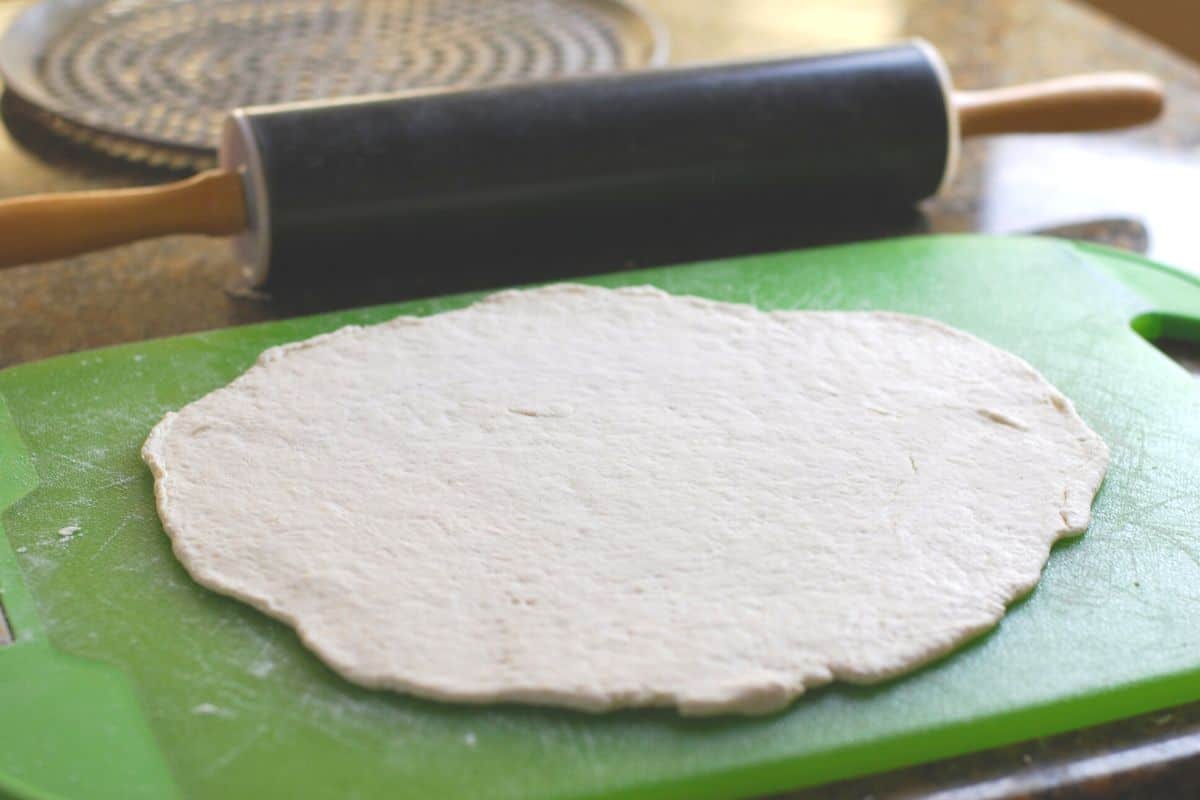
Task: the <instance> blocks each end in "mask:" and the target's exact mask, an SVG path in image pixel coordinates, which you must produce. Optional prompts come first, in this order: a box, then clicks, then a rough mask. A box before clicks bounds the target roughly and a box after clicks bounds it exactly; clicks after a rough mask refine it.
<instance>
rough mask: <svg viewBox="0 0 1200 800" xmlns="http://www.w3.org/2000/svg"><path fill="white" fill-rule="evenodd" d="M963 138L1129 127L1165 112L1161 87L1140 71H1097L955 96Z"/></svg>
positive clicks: (966, 92) (1157, 82) (955, 93)
mask: <svg viewBox="0 0 1200 800" xmlns="http://www.w3.org/2000/svg"><path fill="white" fill-rule="evenodd" d="M954 105H955V108H956V109H957V111H958V120H959V129H960V130H961V132H962V135H963V137H967V136H982V135H989V134H1001V133H1068V132H1073V131H1099V130H1109V129H1112V128H1125V127H1128V126H1130V125H1138V124H1140V123H1143V122H1149V121H1151V120H1153V119H1155V118H1156V117H1158V115H1159V114H1161V113H1162V108H1163V87H1162V83H1160V82H1159V81H1158V80H1157V79H1156V78H1154V77H1152V76H1150V75H1146V74H1143V73H1140V72H1099V73H1095V74H1091V75H1076V76H1072V77H1068V78H1056V79H1054V80H1048V81H1042V82H1040V83H1030V84H1025V85H1023V86H1010V87H1006V88H1003V89H985V90H981V91H960V92H954Z"/></svg>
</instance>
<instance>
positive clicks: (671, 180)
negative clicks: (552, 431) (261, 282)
mask: <svg viewBox="0 0 1200 800" xmlns="http://www.w3.org/2000/svg"><path fill="white" fill-rule="evenodd" d="M949 103H950V101H949V85H948V79H947V78H946V72H945V69H944V67H943V66H942V65H941V63H940V61H939V60H938V56H937V55H936V53H935V52H934V51H933V50H932V49H931V48H929V47H928V46H925V45H923V44H920V43H913V44H904V45H899V46H895V47H889V48H883V49H878V50H870V51H863V52H855V53H845V54H837V55H826V56H816V57H807V58H788V59H781V60H774V61H762V62H757V63H741V64H730V65H715V66H705V67H695V68H683V69H669V70H656V71H649V72H645V73H641V74H635V75H629V74H625V75H614V76H603V77H594V78H583V79H574V80H568V81H561V82H554V83H543V84H522V85H510V86H503V87H495V88H484V89H475V90H470V91H457V92H430V93H425V94H416V95H410V96H405V97H401V98H396V97H386V98H378V99H360V100H354V101H348V102H341V103H335V104H322V105H319V106H318V105H312V106H303V105H298V106H291V107H283V108H278V107H277V108H263V109H248V110H245V111H239V112H236V113H235V114H234V115H233V116H232V117H231V118H230V120H229V122H228V124H227V126H226V131H225V140H224V143H223V146H222V162H223V165H224V166H227V167H235V168H239V169H242V170H243V171H244V173H245V182H246V195H247V206H248V212H249V217H250V233H249V234H248V235H247V236H246V237H244V239H243V241H242V242H241V244H240V246H241V247H242V248H243V258H245V259H246V261H247V262H248V263H251V264H254V265H255V266H256V269H257V270H258V273H257V276H256V277H257V278H261V277H263V276H264V274H265V275H267V276H270V275H271V274H272V270H271V269H270V268H271V266H272V265H280V271H281V272H284V271H287V270H288V269H291V266H290V265H292V264H294V263H298V262H303V261H305V260H306V259H307V258H309V257H310V256H311V254H312V253H313V252H314V251H323V252H328V251H329V249H330V248H331V247H335V248H336V247H337V246H338V243H339V242H340V243H343V244H346V245H350V244H351V243H353V244H354V245H355V246H361V244H362V242H363V241H371V242H373V243H375V244H376V245H377V246H380V247H388V246H394V247H397V248H402V247H403V243H404V241H405V240H406V238H407V237H409V236H411V235H413V234H415V233H417V232H421V233H425V234H427V233H428V232H429V231H431V230H444V231H447V232H454V231H458V232H459V233H460V235H469V232H470V230H471V226H472V225H473V224H474V223H476V222H478V221H481V220H483V219H484V218H486V219H487V220H488V221H489V222H490V224H493V225H495V224H497V222H499V224H507V223H509V222H512V223H519V222H521V221H525V222H528V221H530V220H537V219H540V218H544V215H546V214H548V213H551V212H553V211H554V210H555V209H558V208H560V207H564V206H570V207H571V208H572V209H574V210H575V211H578V212H581V213H588V214H595V215H598V217H602V215H605V214H606V213H608V212H610V211H615V210H618V209H623V208H628V207H645V206H647V205H648V204H653V205H656V206H666V205H669V204H684V205H686V206H688V207H693V206H695V205H702V204H705V203H707V202H710V201H715V200H718V199H719V200H720V201H721V202H723V203H728V202H729V201H730V200H731V199H735V200H736V201H738V202H745V203H746V204H748V206H749V207H750V208H752V207H753V204H754V203H755V202H761V201H762V198H767V197H774V196H776V192H783V193H784V194H785V195H786V196H787V197H788V198H790V199H791V200H792V201H795V202H797V203H802V204H803V203H811V204H814V205H815V204H822V203H826V202H832V201H836V200H845V199H852V198H870V199H871V200H872V201H876V202H890V203H897V204H899V203H904V204H909V203H913V202H915V201H917V200H920V199H922V198H925V197H928V196H930V195H932V194H934V193H935V192H936V191H937V189H938V187H939V186H940V184H941V183H942V181H943V180H944V179H945V178H946V174H947V171H948V170H949V168H950V161H951V155H950V154H951V153H952V151H953V149H954V147H955V143H954V140H955V138H956V137H955V134H954V131H953V129H952V126H953V124H954V122H953V120H952V117H951V115H950V113H949ZM285 265H287V266H285Z"/></svg>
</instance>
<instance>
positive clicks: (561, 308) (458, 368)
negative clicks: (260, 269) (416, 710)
mask: <svg viewBox="0 0 1200 800" xmlns="http://www.w3.org/2000/svg"><path fill="white" fill-rule="evenodd" d="M143 454H144V458H145V460H146V462H147V463H148V464H149V465H150V468H151V469H152V470H153V473H154V476H155V479H156V486H155V491H156V495H157V499H158V508H159V513H160V515H161V517H162V520H163V523H164V526H165V527H166V530H167V532H168V533H169V534H170V536H171V539H172V541H173V544H174V548H175V552H176V554H177V555H178V557H179V559H180V560H181V561H182V562H183V564H184V565H185V566H186V567H187V569H188V571H189V572H190V573H191V574H192V576H193V577H194V578H195V579H196V580H197V581H199V582H200V583H202V584H204V585H205V586H208V587H210V588H212V589H215V590H217V591H219V592H223V593H225V594H230V595H233V596H235V597H238V598H241V599H242V600H245V601H246V602H248V603H251V604H253V605H255V606H257V607H258V608H260V609H262V610H263V611H265V612H266V613H268V614H271V615H272V616H275V617H278V618H279V619H281V620H284V621H286V622H287V623H288V624H290V625H292V626H293V627H295V628H296V630H297V631H299V634H300V637H301V638H302V639H303V641H304V643H305V644H306V645H307V646H308V647H309V648H311V649H312V651H313V652H315V653H316V654H317V655H318V656H320V657H321V658H322V659H323V660H324V661H326V662H327V663H328V664H329V665H330V666H331V667H333V668H334V669H335V670H337V671H338V672H339V673H341V674H342V675H344V676H345V677H346V678H348V679H349V680H352V681H354V682H356V683H360V684H363V685H366V686H371V687H384V688H389V689H396V690H400V691H405V692H411V693H413V694H417V695H421V696H424V697H430V698H438V699H442V700H455V701H464V702H472V703H482V702H492V701H518V702H529V703H545V704H554V705H563V706H570V707H573V708H578V709H585V710H589V711H603V710H607V709H612V708H617V707H622V706H651V705H655V706H657V705H674V706H677V707H678V708H679V710H680V711H681V712H682V713H684V714H712V713H718V712H744V713H759V712H767V711H772V710H775V709H779V708H781V707H783V706H785V705H786V704H787V703H788V702H789V701H790V700H791V699H793V698H794V697H796V696H797V695H799V694H801V693H802V692H803V691H804V690H805V689H806V688H808V687H813V686H819V685H821V684H824V683H827V682H829V681H831V680H833V679H835V678H837V679H842V680H847V681H853V682H871V681H878V680H881V679H884V678H888V677H891V676H894V675H898V674H900V673H902V672H905V671H907V670H910V669H912V668H914V667H917V666H919V665H921V664H924V663H926V662H928V661H930V660H931V659H934V658H937V657H938V656H940V655H942V654H944V653H946V652H947V651H949V650H950V649H952V648H953V647H955V646H956V645H959V644H961V643H962V642H964V641H966V640H967V639H970V638H971V637H973V636H975V635H977V634H979V633H980V632H982V631H984V630H987V629H988V628H990V627H991V626H992V625H994V624H995V623H996V622H997V620H999V619H1000V617H1001V616H1002V615H1003V614H1004V608H1005V605H1006V604H1007V603H1009V602H1010V601H1012V600H1013V599H1014V598H1016V597H1018V596H1019V595H1021V594H1023V593H1025V592H1027V591H1029V590H1030V589H1031V588H1032V587H1033V585H1034V584H1035V583H1036V582H1037V579H1038V576H1039V574H1040V571H1041V569H1042V566H1043V565H1044V564H1045V562H1046V559H1047V556H1048V553H1049V550H1050V546H1051V544H1052V543H1053V542H1054V541H1055V540H1056V539H1059V538H1060V537H1063V536H1066V535H1069V534H1071V533H1075V532H1078V531H1082V530H1083V529H1084V528H1085V527H1086V526H1087V524H1088V519H1089V513H1090V506H1091V501H1092V497H1093V495H1094V494H1095V492H1096V489H1097V487H1098V486H1099V484H1100V481H1101V479H1102V477H1103V475H1104V471H1105V468H1106V465H1107V460H1108V454H1107V450H1106V448H1105V446H1104V444H1103V442H1102V441H1101V440H1100V438H1099V437H1098V436H1097V435H1096V434H1095V433H1093V432H1092V431H1091V430H1089V429H1088V427H1087V426H1086V425H1085V424H1084V423H1083V421H1082V420H1081V419H1080V418H1079V417H1078V416H1077V415H1076V413H1075V411H1074V409H1073V408H1072V406H1071V403H1070V402H1069V401H1068V400H1067V399H1066V398H1064V397H1063V396H1062V395H1061V394H1059V393H1058V392H1057V391H1056V390H1055V389H1054V388H1053V387H1052V386H1051V385H1050V384H1049V383H1047V382H1046V381H1045V380H1044V379H1043V378H1042V377H1041V376H1040V375H1038V373H1036V372H1035V371H1034V370H1033V369H1032V368H1030V367H1029V365H1027V364H1026V363H1025V362H1023V361H1021V360H1020V359H1018V358H1016V357H1015V356H1013V355H1010V354H1008V353H1005V352H1003V351H1001V350H998V349H996V348H995V347H992V346H990V345H988V344H985V343H984V342H982V341H980V340H978V339H976V338H974V337H972V336H969V335H967V334H965V333H961V332H959V331H956V330H954V329H952V328H949V327H946V326H945V325H941V324H939V323H936V322H932V321H930V320H926V319H921V318H916V317H909V316H902V315H898V314H890V313H873V312H863V313H833V312H790V311H781V312H772V313H764V312H761V311H758V310H756V309H754V308H751V307H749V306H743V305H733V304H728V303H715V302H710V301H707V300H701V299H698V298H693V297H676V296H671V295H668V294H665V293H663V292H660V291H658V290H655V289H651V288H632V289H619V290H615V291H611V290H606V289H598V288H587V287H583V286H569V285H564V286H552V287H548V288H543V289H536V290H532V291H523V292H518V291H510V292H502V293H500V294H497V295H493V296H492V297H489V298H487V299H486V300H483V301H481V302H479V303H476V304H475V305H473V306H471V307H469V308H467V309H464V310H461V311H453V312H449V313H445V314H439V315H436V316H432V317H428V318H424V319H416V318H408V317H401V318H398V319H395V320H393V321H391V322H388V323H385V324H382V325H378V326H374V327H366V328H361V327H351V328H344V329H342V330H340V331H337V332H335V333H332V334H329V335H327V336H319V337H317V338H315V339H311V340H309V341H305V342H300V343H297V344H291V345H286V346H283V347H276V348H273V349H271V350H268V351H266V352H265V353H263V355H262V357H261V358H260V359H259V361H258V363H257V364H256V365H255V366H254V367H253V368H252V369H250V370H249V371H248V372H247V373H246V374H245V375H243V376H241V377H240V378H238V379H237V380H236V381H234V382H233V383H232V384H230V385H229V386H227V387H225V388H223V389H220V390H218V391H215V392H213V393H212V394H210V395H208V396H206V397H203V398H201V399H200V400H198V401H196V402H194V403H192V404H191V405H189V406H187V407H186V408H184V409H183V410H182V411H180V412H179V413H173V414H168V415H167V416H166V418H165V419H163V421H162V422H161V423H160V424H159V425H158V426H157V427H156V428H155V429H154V431H153V432H152V433H151V435H150V438H149V440H148V441H147V442H146V445H145V448H144V451H143Z"/></svg>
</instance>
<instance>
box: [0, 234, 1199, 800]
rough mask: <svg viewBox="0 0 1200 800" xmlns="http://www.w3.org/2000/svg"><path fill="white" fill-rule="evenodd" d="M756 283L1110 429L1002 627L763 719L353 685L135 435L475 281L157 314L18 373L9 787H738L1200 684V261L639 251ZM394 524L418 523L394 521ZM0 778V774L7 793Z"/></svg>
mask: <svg viewBox="0 0 1200 800" xmlns="http://www.w3.org/2000/svg"><path fill="white" fill-rule="evenodd" d="M593 282H595V283H598V284H602V285H608V286H614V285H620V284H640V283H652V284H656V285H658V286H660V287H662V288H663V289H666V290H667V291H671V292H677V293H692V294H697V295H703V296H706V297H711V298H716V299H720V300H731V301H738V302H748V303H754V304H756V305H758V306H761V307H763V308H811V309H892V310H898V311H906V312H912V313H917V314H924V315H927V316H931V317H935V318H937V319H941V320H944V321H946V322H948V323H950V324H952V325H956V326H959V327H962V328H965V329H966V330H969V331H972V332H973V333H975V334H977V335H979V336H981V337H983V338H984V339H987V340H989V341H991V342H993V343H995V344H997V345H999V346H1001V347H1004V348H1007V349H1009V350H1011V351H1013V352H1015V353H1017V354H1019V355H1021V356H1023V357H1024V358H1026V359H1028V360H1029V361H1030V362H1032V363H1033V364H1034V365H1035V366H1036V367H1038V369H1040V370H1041V371H1043V372H1044V373H1045V374H1046V375H1047V377H1048V378H1049V379H1050V380H1051V381H1052V382H1053V383H1055V384H1056V385H1057V386H1058V387H1059V388H1060V389H1061V390H1063V391H1064V392H1065V393H1066V394H1067V395H1068V396H1070V397H1071V398H1072V399H1073V400H1074V401H1075V403H1076V404H1077V406H1078V408H1079V410H1080V412H1081V413H1082V415H1083V416H1084V417H1085V418H1086V419H1087V421H1088V422H1089V423H1090V424H1091V425H1092V426H1093V427H1094V428H1095V429H1096V430H1097V431H1098V432H1099V433H1100V434H1101V435H1102V436H1103V437H1104V439H1105V440H1106V441H1107V442H1108V443H1109V445H1110V446H1111V448H1112V467H1111V470H1110V472H1109V475H1108V478H1107V481H1106V483H1105V486H1104V487H1103V490H1102V491H1101V493H1100V495H1099V497H1098V499H1097V501H1096V504H1095V521H1094V524H1093V525H1092V528H1091V530H1090V531H1089V532H1088V533H1087V534H1086V535H1085V536H1084V537H1082V538H1080V539H1078V540H1075V541H1072V542H1070V543H1066V544H1063V545H1061V546H1059V547H1058V548H1056V549H1055V551H1054V553H1053V554H1052V556H1051V559H1050V563H1049V565H1048V567H1047V569H1046V571H1045V574H1044V577H1043V580H1042V582H1041V584H1040V585H1039V586H1038V588H1037V589H1036V590H1035V591H1034V592H1033V594H1032V595H1030V596H1029V597H1028V598H1027V599H1025V600H1024V601H1022V602H1019V603H1017V604H1016V605H1015V607H1014V608H1013V609H1011V611H1010V613H1009V615H1008V616H1007V617H1006V618H1005V619H1004V621H1003V622H1002V623H1001V624H1000V625H999V627H998V628H997V629H996V630H995V631H993V632H992V633H990V634H988V635H985V636H983V637H981V638H980V639H978V640H977V641H976V642H974V643H973V644H971V645H969V646H967V647H965V648H963V649H961V650H960V651H958V652H957V653H955V654H953V655H951V656H949V657H947V658H945V659H943V660H942V661H940V662H938V663H936V664H934V665H932V666H930V667H928V668H926V669H923V670H921V671H919V672H917V673H915V674H912V675H909V676H907V677H903V678H900V679H897V680H894V681H891V682H889V683H887V684H885V685H880V686H875V687H869V688H863V687H849V686H843V685H835V686H831V687H828V688H825V689H822V690H819V691H816V692H814V693H812V694H811V695H810V696H807V697H804V698H802V699H801V700H800V701H799V702H798V703H797V704H796V705H795V706H794V707H793V708H792V709H791V710H789V711H786V712H784V713H781V714H778V715H775V716H770V717H764V718H750V719H746V718H715V719H701V720H696V719H681V718H679V717H678V716H676V715H675V714H674V713H673V712H671V711H666V710H659V711H654V712H628V713H616V714H611V715H605V716H591V715H587V714H583V713H575V712H567V711H559V710H547V709H537V708H528V707H519V706H497V707H456V706H451V705H441V704H437V703H433V702H426V701H421V700H414V699H411V698H408V697H404V696H401V695H397V694H390V693H386V692H373V691H368V690H365V689H359V688H356V687H354V686H352V685H350V684H348V683H346V682H345V681H343V680H341V679H340V678H338V677H336V676H335V675H334V674H332V673H331V672H330V671H329V670H328V669H326V668H325V667H323V666H322V665H321V664H320V663H319V662H318V661H317V659H316V658H314V657H313V656H311V655H309V654H308V653H307V652H306V651H305V650H304V649H303V648H302V647H301V646H300V645H299V643H298V641H297V639H296V637H295V636H294V635H293V634H292V633H291V631H290V630H289V629H288V628H286V627H284V626H283V625H281V624H279V623H277V622H274V621H273V620H271V619H268V618H267V617H266V616H264V615H262V614H260V613H258V612H257V611H254V610H252V609H251V608H249V607H247V606H243V605H242V604H240V603H238V602H235V601H233V600H229V599H226V598H223V597H220V596H218V595H216V594H214V593H211V592H209V591H207V590H205V589H202V588H200V587H199V586H197V585H195V584H194V583H192V581H191V580H190V579H189V578H188V577H187V575H186V573H185V572H184V571H183V570H182V568H181V567H180V566H179V565H178V564H177V563H176V561H175V559H174V558H173V556H172V555H171V552H170V549H169V547H168V541H167V539H166V536H165V535H164V534H163V532H162V529H161V527H160V526H159V523H158V518H157V516H156V514H155V510H154V504H153V498H152V493H151V488H152V482H151V478H150V475H149V473H148V472H147V470H146V469H145V468H144V467H143V465H142V463H141V461H140V460H139V457H138V449H139V447H140V445H141V443H142V440H143V439H144V437H145V436H146V433H147V432H148V431H149V429H150V428H151V426H152V425H153V424H154V423H155V422H156V421H157V420H158V419H159V417H160V416H161V415H162V414H163V413H164V412H165V411H167V410H170V409H175V408H178V407H179V406H181V405H183V404H185V403H187V402H188V401H190V400H192V399H194V398H196V397H199V396H200V395H202V394H204V393H206V392H208V391H210V390H212V389H215V388H217V387H218V386H221V385H223V384H225V383H226V382H228V381H229V380H231V379H232V378H233V377H235V376H236V375H237V374H238V373H240V372H241V371H242V370H243V369H245V368H246V367H248V366H249V365H250V364H251V363H252V362H253V361H254V359H255V357H256V356H257V355H258V353H259V352H260V351H261V350H263V349H264V348H266V347H269V346H271V345H275V344H279V343H281V342H286V341H290V340H295V339H300V338H304V337H308V336H311V335H314V334H317V333H321V332H324V331H329V330H332V329H334V328H337V327H339V326H341V325H345V324H348V323H364V322H374V321H379V320H384V319H387V318H389V317H391V316H393V315H395V314H397V313H414V314H428V313H432V312H435V311H441V310H445V309H450V308H455V307H459V306H462V305H464V304H465V303H467V302H469V300H470V299H471V298H470V297H468V296H458V297H451V298H444V299H437V300H428V301H421V302H415V303H408V304H405V305H399V306H388V307H381V308H371V309H365V310H359V311H349V312H343V313H335V314H327V315H323V316H317V317H310V318H306V319H298V320H291V321H286V322H276V323H269V324H264V325H256V326H251V327H245V328H237V329H231V330H223V331H217V332H213V333H204V334H198V335H192V336H184V337H180V338H175V339H167V340H161V341H152V342H143V343H138V344H134V345H128V346H122V347H115V348H110V349H106V350H101V351H94V352H88V353H80V354H76V355H70V356H66V357H62V358H55V359H51V360H48V361H44V362H41V363H35V364H29V365H25V366H20V367H16V368H13V369H9V370H7V371H5V372H3V373H0V396H2V398H3V404H2V405H0V507H6V510H5V511H4V515H3V518H2V521H3V535H0V599H2V602H3V605H4V608H5V609H6V612H7V616H8V619H9V622H10V624H11V627H12V630H13V632H14V634H15V637H16V638H15V642H14V643H13V644H11V645H8V646H0V790H2V791H7V792H9V793H11V794H13V795H15V796H17V797H57V796H66V797H89V798H122V799H123V800H124V799H126V798H128V799H132V798H164V797H170V796H173V795H177V796H186V797H195V798H260V797H298V798H299V797H330V798H334V797H336V798H344V797H364V798H367V797H427V798H433V797H437V798H449V797H470V798H476V797H489V798H517V797H520V798H551V797H554V798H566V797H572V798H575V797H599V796H628V797H638V798H662V797H725V796H733V795H745V794H751V793H759V792H767V791H771V790H778V789H782V788H785V787H791V786H800V785H810V784H814V783H819V782H823V781H828V780H832V779H836V778H841V777H845V776H851V775H857V774H862V773H864V772H868V771H872V770H883V769H887V768H891V767H896V766H899V765H903V764H908V763H913V762H916V761H921V760H930V759H935V758H940V757H945V756H949V755H953V754H957V753H962V752H965V751H970V750H976V749H980V748H985V747H989V746H993V745H998V744H1001V743H1006V742H1010V741H1015V740H1019V739H1024V738H1028V737H1032V736H1036V735H1039V734H1048V733H1052V732H1056V731H1061V730H1064V729H1068V728H1072V727H1076V726H1083V725H1088V724H1093V723H1098V722H1101V721H1104V720H1108V719H1112V718H1116V717H1120V716H1123V715H1129V714H1133V713H1136V712H1140V711H1146V710H1150V709H1154V708H1158V707H1163V706H1166V705H1171V704H1174V703H1178V702H1182V701H1187V700H1193V699H1197V698H1200V386H1198V384H1197V382H1196V381H1195V380H1194V379H1193V378H1192V377H1190V376H1189V375H1188V374H1186V373H1185V372H1184V371H1183V370H1182V369H1181V368H1179V367H1178V366H1177V365H1176V364H1175V363H1173V362H1172V361H1170V360H1169V359H1168V358H1167V357H1165V356H1164V355H1162V354H1160V353H1159V352H1158V351H1157V350H1156V349H1155V348H1154V347H1153V346H1152V345H1151V344H1149V343H1148V342H1147V341H1146V338H1144V337H1148V338H1154V337H1155V336H1157V335H1159V334H1162V333H1166V334H1170V335H1173V336H1181V337H1189V336H1191V337H1200V322H1197V319H1200V284H1198V283H1197V282H1196V281H1195V280H1194V279H1191V278H1188V277H1185V276H1184V275H1182V274H1181V273H1178V272H1174V271H1171V270H1169V269H1166V268H1163V267H1160V266H1156V265H1154V264H1151V263H1148V262H1145V261H1142V260H1139V259H1137V258H1133V257H1130V256H1126V255H1121V254H1118V253H1116V252H1115V251H1108V250H1102V249H1097V248H1091V247H1087V246H1082V245H1074V244H1071V243H1067V242H1061V241H1054V240H1036V239H1002V238H982V237H927V238H915V239H903V240H894V241H888V242H880V243H872V244H864V245H853V246H843V247H835V248H827V249H819V250H810V251H805V252H792V253H780V254H773V255H765V256H756V257H750V258H739V259H732V260H727V261H720V262H712V263H703V264H697V265H692V266H685V267H673V268H664V269H652V270H646V271H641V272H625V273H620V274H616V275H609V276H604V277H599V278H595V279H594V281H593ZM396 533H397V535H403V526H402V522H400V521H398V523H397V531H396ZM2 791H0V793H2Z"/></svg>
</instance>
